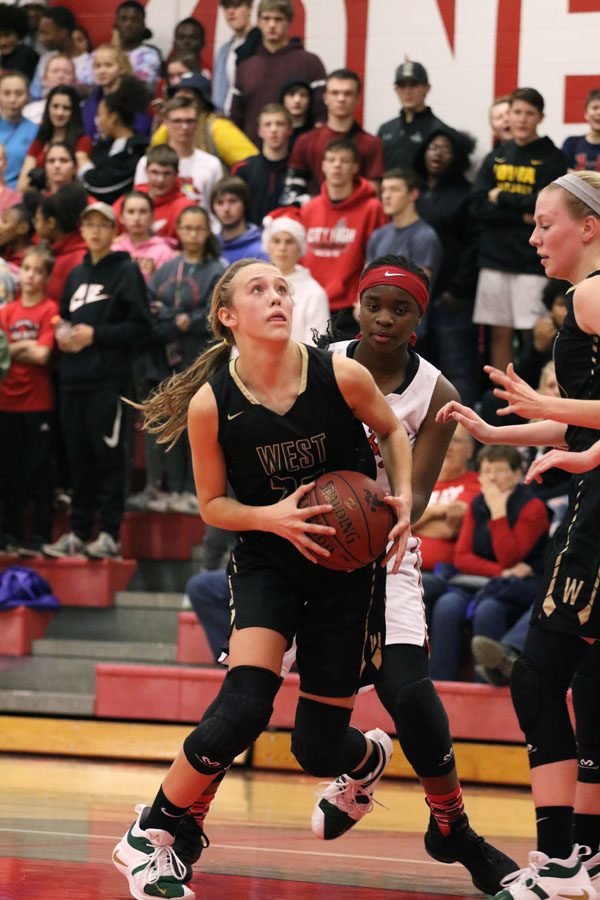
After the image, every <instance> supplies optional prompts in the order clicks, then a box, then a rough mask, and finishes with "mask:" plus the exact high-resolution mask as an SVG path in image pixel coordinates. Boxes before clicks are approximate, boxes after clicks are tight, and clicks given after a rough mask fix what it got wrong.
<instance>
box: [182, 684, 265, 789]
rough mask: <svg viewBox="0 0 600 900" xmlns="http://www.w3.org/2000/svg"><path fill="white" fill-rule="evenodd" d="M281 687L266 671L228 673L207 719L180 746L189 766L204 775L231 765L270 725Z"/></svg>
mask: <svg viewBox="0 0 600 900" xmlns="http://www.w3.org/2000/svg"><path fill="white" fill-rule="evenodd" d="M280 683H281V679H280V678H279V676H278V675H276V674H275V673H274V672H270V671H269V670H268V669H261V668H258V667H256V666H236V668H234V669H230V671H229V672H228V673H227V675H226V676H225V680H224V682H223V684H222V686H221V690H220V691H219V694H218V696H217V697H216V699H215V700H214V701H213V702H212V703H211V705H210V707H209V708H208V710H207V713H208V715H206V714H205V715H204V717H203V718H202V721H201V722H200V724H199V725H198V727H197V728H195V729H194V731H192V732H191V734H189V735H188V736H187V738H186V739H185V741H184V742H183V751H184V753H185V755H186V758H187V761H188V762H189V764H190V765H191V766H193V768H194V769H196V771H198V772H201V773H202V774H205V775H213V774H214V773H215V772H218V771H220V770H222V769H225V768H226V767H227V766H229V765H231V763H232V762H233V760H234V759H235V757H236V756H237V755H238V754H239V753H242V751H244V750H246V748H247V747H249V746H250V744H251V743H252V742H253V741H254V740H256V738H257V737H258V736H259V734H260V733H261V732H262V731H264V729H265V728H266V727H267V725H268V724H269V719H270V718H271V713H272V712H273V700H274V699H275V695H276V693H277V691H278V690H279V685H280Z"/></svg>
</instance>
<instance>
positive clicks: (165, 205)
mask: <svg viewBox="0 0 600 900" xmlns="http://www.w3.org/2000/svg"><path fill="white" fill-rule="evenodd" d="M147 160H148V162H147V164H146V177H147V178H148V183H147V184H138V185H136V191H141V192H142V193H143V194H149V195H150V198H151V200H152V203H153V204H154V227H153V233H154V234H159V235H161V236H162V237H169V238H173V240H174V241H175V240H176V234H175V225H176V222H177V217H178V215H179V213H180V212H182V210H184V209H187V208H188V206H194V201H193V200H192V199H190V197H188V196H187V195H186V194H184V193H183V191H182V190H181V183H180V180H179V157H178V156H177V153H176V152H175V150H173V148H172V147H169V145H168V144H159V145H158V146H156V147H152V148H151V149H150V150H149V151H148V155H147ZM123 199H124V198H123V197H119V199H118V200H117V201H116V203H115V204H114V205H113V209H114V211H115V215H116V216H117V217H118V218H120V216H121V207H122V206H123Z"/></svg>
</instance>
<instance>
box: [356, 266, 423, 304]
mask: <svg viewBox="0 0 600 900" xmlns="http://www.w3.org/2000/svg"><path fill="white" fill-rule="evenodd" d="M383 284H393V285H395V287H399V288H402V290H403V291H406V293H407V294H410V296H411V297H412V298H413V300H414V301H415V303H416V304H417V306H418V307H419V309H420V310H421V313H424V312H425V307H426V306H427V303H428V302H429V291H428V290H427V288H426V287H425V285H424V283H423V282H422V281H421V279H420V278H419V277H418V275H415V274H414V273H413V272H409V271H408V270H407V269H401V268H399V267H398V266H377V268H376V269H369V271H368V272H365V273H364V275H363V276H362V278H361V279H360V281H359V283H358V296H359V297H360V296H361V295H362V294H363V292H364V291H366V290H367V289H368V288H371V287H379V286H380V285H383Z"/></svg>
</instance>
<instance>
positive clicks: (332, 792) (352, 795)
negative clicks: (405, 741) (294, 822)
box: [310, 728, 393, 841]
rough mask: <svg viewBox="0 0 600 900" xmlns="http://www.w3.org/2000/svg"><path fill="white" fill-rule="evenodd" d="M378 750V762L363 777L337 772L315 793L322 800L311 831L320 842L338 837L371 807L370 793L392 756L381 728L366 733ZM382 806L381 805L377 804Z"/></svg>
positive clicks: (317, 807)
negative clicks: (335, 776) (322, 788)
mask: <svg viewBox="0 0 600 900" xmlns="http://www.w3.org/2000/svg"><path fill="white" fill-rule="evenodd" d="M365 737H366V738H370V739H371V740H372V741H373V743H374V744H375V746H376V748H377V749H378V750H379V761H378V763H377V765H376V766H375V768H374V769H373V771H372V772H370V773H369V774H368V775H367V776H366V778H362V779H361V780H360V781H358V780H357V779H355V778H351V777H350V775H339V776H338V778H336V779H335V781H332V782H331V783H329V784H327V785H326V787H325V789H324V790H322V791H319V792H318V794H317V796H319V797H320V798H321V799H320V800H319V802H318V803H317V804H316V806H315V808H314V809H313V814H312V818H311V823H310V824H311V828H312V833H313V834H314V835H315V836H316V837H318V838H321V840H323V841H331V840H333V839H334V838H338V837H341V835H342V834H345V833H346V832H347V831H349V830H350V829H351V828H352V826H353V825H356V823H357V822H360V820H361V819H362V818H363V816H366V815H367V813H370V812H371V810H372V809H373V803H377V800H373V792H374V790H375V787H376V786H377V783H378V781H379V779H380V778H381V776H382V775H383V772H384V770H385V767H386V766H387V764H388V762H389V760H390V758H391V756H392V750H393V746H392V741H391V738H389V737H388V735H387V734H386V733H385V731H382V730H381V728H374V729H373V731H367V732H366V733H365ZM380 805H381V804H380Z"/></svg>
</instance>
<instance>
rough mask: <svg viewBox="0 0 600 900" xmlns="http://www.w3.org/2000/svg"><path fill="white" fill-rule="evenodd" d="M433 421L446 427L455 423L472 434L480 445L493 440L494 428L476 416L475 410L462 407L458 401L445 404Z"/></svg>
mask: <svg viewBox="0 0 600 900" xmlns="http://www.w3.org/2000/svg"><path fill="white" fill-rule="evenodd" d="M435 421H436V422H437V423H438V424H439V425H446V424H447V423H448V422H457V423H458V424H459V425H462V426H463V428H466V430H467V431H468V432H469V434H472V435H473V437H474V438H476V440H478V441H480V442H481V443H482V444H490V443H492V442H493V440H494V428H493V426H492V425H488V424H487V422H484V420H483V419H482V418H481V416H478V415H477V413H476V412H475V410H473V409H469V407H468V406H463V404H462V403H459V402H458V400H451V401H450V402H449V403H445V404H444V406H442V408H441V409H440V410H438V413H437V415H436V417H435Z"/></svg>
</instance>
